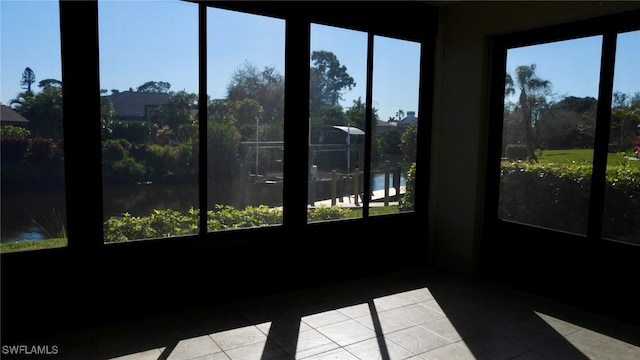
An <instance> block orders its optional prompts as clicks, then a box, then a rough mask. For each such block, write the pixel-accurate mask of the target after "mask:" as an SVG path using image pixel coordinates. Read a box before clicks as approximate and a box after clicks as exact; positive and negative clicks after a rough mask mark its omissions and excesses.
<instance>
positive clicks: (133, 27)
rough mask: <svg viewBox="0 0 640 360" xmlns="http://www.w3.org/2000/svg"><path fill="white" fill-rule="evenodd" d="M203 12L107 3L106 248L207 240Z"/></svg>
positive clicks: (165, 4)
mask: <svg viewBox="0 0 640 360" xmlns="http://www.w3.org/2000/svg"><path fill="white" fill-rule="evenodd" d="M197 19H198V7H197V5H195V4H191V3H188V2H182V1H160V2H148V1H99V2H98V20H99V31H100V33H99V46H100V87H101V91H100V93H101V98H100V105H101V121H102V182H103V214H104V224H105V225H104V241H105V242H106V243H114V242H120V241H129V240H140V239H148V238H159V237H169V236H177V235H189V234H195V233H197V227H195V226H194V225H195V224H197V223H198V222H197V220H198V214H197V213H196V212H195V211H194V209H196V210H197V209H198V208H199V206H198V194H199V192H198V186H197V184H198V173H199V168H198V146H197V144H198V125H197V124H198V121H197V120H198V112H197V109H198V22H197Z"/></svg>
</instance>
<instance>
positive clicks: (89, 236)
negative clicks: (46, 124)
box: [59, 0, 104, 255]
mask: <svg viewBox="0 0 640 360" xmlns="http://www.w3.org/2000/svg"><path fill="white" fill-rule="evenodd" d="M59 4H60V45H61V52H62V83H63V84H64V85H63V87H62V94H63V98H64V102H65V106H63V108H62V112H63V131H64V166H65V197H66V214H67V235H68V246H69V249H70V250H71V251H74V252H76V253H78V254H79V255H82V254H84V255H86V254H87V253H89V252H91V251H94V250H98V249H99V248H101V247H102V245H104V241H103V238H104V236H103V230H102V229H103V198H102V134H101V131H102V130H101V128H100V121H98V119H100V81H99V73H100V72H99V57H98V54H99V52H98V3H97V1H96V0H92V1H60V2H59ZM78 69H82V71H79V70H78ZM83 119H89V120H94V121H79V120H83Z"/></svg>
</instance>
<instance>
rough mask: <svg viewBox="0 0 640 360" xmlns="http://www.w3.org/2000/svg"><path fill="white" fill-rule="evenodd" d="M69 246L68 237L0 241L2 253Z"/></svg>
mask: <svg viewBox="0 0 640 360" xmlns="http://www.w3.org/2000/svg"><path fill="white" fill-rule="evenodd" d="M64 246H67V239H66V238H60V239H45V240H24V241H16V242H8V243H0V254H2V253H6V252H16V251H26V250H39V249H50V248H57V247H64Z"/></svg>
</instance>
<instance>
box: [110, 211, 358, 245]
mask: <svg viewBox="0 0 640 360" xmlns="http://www.w3.org/2000/svg"><path fill="white" fill-rule="evenodd" d="M199 214H200V211H199V210H197V209H190V210H189V211H187V213H186V214H183V213H181V212H179V211H175V210H154V211H153V212H152V213H151V214H150V215H149V216H144V217H139V216H132V215H131V214H129V213H125V214H124V215H123V216H119V217H111V218H109V219H108V220H107V221H105V223H104V239H105V242H108V243H110V242H121V241H130V240H137V239H149V238H160V237H170V236H181V235H190V234H197V233H198V224H199ZM307 215H308V221H309V222H315V221H327V220H336V219H345V218H348V217H350V215H351V210H349V209H347V208H341V207H338V206H332V207H327V206H322V207H317V208H315V209H311V208H310V209H309V210H308V213H307ZM278 224H282V209H280V208H270V207H268V206H266V205H260V206H247V207H245V208H244V209H242V210H241V209H236V208H235V207H233V206H230V205H216V207H215V209H214V210H209V211H207V230H208V231H222V230H232V229H240V228H251V227H258V226H268V225H278Z"/></svg>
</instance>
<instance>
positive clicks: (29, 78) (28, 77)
mask: <svg viewBox="0 0 640 360" xmlns="http://www.w3.org/2000/svg"><path fill="white" fill-rule="evenodd" d="M34 82H36V73H35V72H33V70H31V68H30V67H27V68H25V69H24V71H23V72H22V80H21V81H20V85H21V86H22V88H23V89H25V90H27V92H29V93H30V92H31V84H33V83H34Z"/></svg>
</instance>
